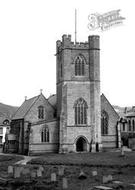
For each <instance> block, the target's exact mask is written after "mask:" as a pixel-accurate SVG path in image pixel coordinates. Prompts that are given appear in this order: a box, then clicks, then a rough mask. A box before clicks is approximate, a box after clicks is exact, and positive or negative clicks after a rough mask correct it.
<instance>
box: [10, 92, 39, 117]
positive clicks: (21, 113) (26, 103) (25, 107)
mask: <svg viewBox="0 0 135 190" xmlns="http://www.w3.org/2000/svg"><path fill="white" fill-rule="evenodd" d="M39 96H40V95H38V96H35V97H33V98H30V99H28V100H25V101H24V102H23V104H22V105H21V106H20V107H19V108H18V110H17V111H16V113H15V114H14V116H13V117H12V119H14V120H15V119H22V118H24V117H25V115H26V114H27V112H28V111H29V110H30V108H31V107H32V105H33V104H34V103H35V102H36V101H37V99H38V98H39Z"/></svg>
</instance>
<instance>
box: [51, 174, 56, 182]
mask: <svg viewBox="0 0 135 190" xmlns="http://www.w3.org/2000/svg"><path fill="white" fill-rule="evenodd" d="M51 181H52V182H55V181H56V173H51Z"/></svg>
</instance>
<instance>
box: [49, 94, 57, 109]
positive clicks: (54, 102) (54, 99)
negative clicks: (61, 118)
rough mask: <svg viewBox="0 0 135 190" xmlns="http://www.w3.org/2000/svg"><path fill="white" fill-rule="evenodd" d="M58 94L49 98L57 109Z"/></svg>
mask: <svg viewBox="0 0 135 190" xmlns="http://www.w3.org/2000/svg"><path fill="white" fill-rule="evenodd" d="M56 101H57V100H56V94H53V95H51V96H49V98H48V102H49V103H50V104H51V105H52V106H53V107H54V108H55V109H56V108H57V102H56Z"/></svg>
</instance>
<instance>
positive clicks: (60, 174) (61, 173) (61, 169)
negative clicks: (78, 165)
mask: <svg viewBox="0 0 135 190" xmlns="http://www.w3.org/2000/svg"><path fill="white" fill-rule="evenodd" d="M64 169H65V168H64V166H61V167H59V168H58V175H59V176H63V175H64Z"/></svg>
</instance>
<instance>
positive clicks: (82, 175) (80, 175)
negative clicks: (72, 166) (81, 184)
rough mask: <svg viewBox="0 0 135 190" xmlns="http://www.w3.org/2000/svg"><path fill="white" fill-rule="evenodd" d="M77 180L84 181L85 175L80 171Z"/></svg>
mask: <svg viewBox="0 0 135 190" xmlns="http://www.w3.org/2000/svg"><path fill="white" fill-rule="evenodd" d="M78 178H79V179H81V180H83V179H86V178H87V176H86V174H85V173H84V172H83V171H81V172H80V174H79V177H78Z"/></svg>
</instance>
